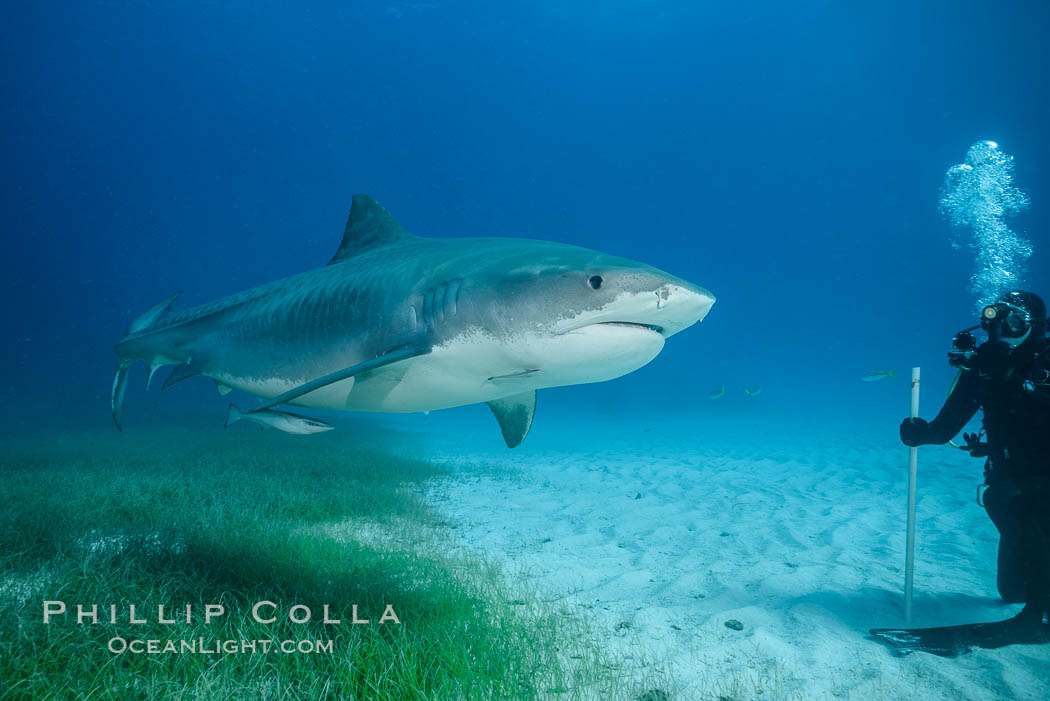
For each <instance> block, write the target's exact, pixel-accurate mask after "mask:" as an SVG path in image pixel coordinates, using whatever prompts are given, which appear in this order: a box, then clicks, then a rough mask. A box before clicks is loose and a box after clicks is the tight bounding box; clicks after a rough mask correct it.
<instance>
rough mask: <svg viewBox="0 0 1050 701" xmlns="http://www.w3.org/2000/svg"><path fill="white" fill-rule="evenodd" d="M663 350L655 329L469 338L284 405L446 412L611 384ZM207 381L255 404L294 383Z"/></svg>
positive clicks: (607, 327)
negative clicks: (519, 396)
mask: <svg viewBox="0 0 1050 701" xmlns="http://www.w3.org/2000/svg"><path fill="white" fill-rule="evenodd" d="M663 345H664V338H663V336H661V335H660V334H659V333H656V332H655V331H650V330H648V329H643V328H640V327H632V326H620V325H612V324H595V325H592V326H586V327H583V328H581V329H576V330H574V331H571V332H569V333H565V334H562V335H559V336H521V337H518V338H515V339H497V338H495V337H493V336H490V335H487V334H483V333H473V334H467V335H464V336H461V337H458V338H456V339H454V340H452V341H450V342H448V343H445V344H443V345H439V346H435V347H434V349H433V351H431V352H430V353H428V354H427V355H424V356H420V357H418V358H412V359H410V360H405V361H402V362H399V363H394V364H392V365H389V366H387V367H384V368H382V369H380V370H378V371H374V372H371V373H366V374H364V375H360V376H358V377H356V378H350V379H347V380H342V381H340V382H336V383H333V384H331V385H328V386H326V387H323V388H321V389H318V390H315V391H313V392H310V393H309V394H305V395H303V396H302V397H299V398H298V399H296V400H295V401H294V402H292V403H293V404H296V405H298V406H305V407H315V408H320V409H335V410H340V411H374V412H389V413H407V412H414V411H431V410H436V409H447V408H450V407H455V406H463V405H465V404H477V403H480V402H488V401H492V400H494V399H500V398H502V397H507V396H510V395H513V394H518V393H520V392H526V391H529V390H537V389H543V388H545V387H559V386H562V385H576V384H586V383H590V382H604V381H606V380H611V379H614V378H617V377H620V376H622V375H626V374H627V373H629V372H632V371H634V370H637V369H638V368H640V367H642V366H643V365H645V364H646V363H648V362H649V361H651V360H652V359H653V358H655V357H656V356H657V355H659V353H660V351H661V350H662V349H663ZM530 371H531V372H530ZM515 375H517V376H515ZM213 377H215V379H217V380H218V381H220V382H222V383H224V384H227V385H229V386H231V387H233V388H235V389H239V390H241V391H243V392H247V393H249V394H254V395H256V396H258V397H263V398H271V397H276V396H277V395H279V394H281V393H283V392H286V391H288V390H290V389H294V388H295V387H296V386H297V384H298V383H297V382H294V381H289V380H286V379H283V378H276V377H275V378H265V379H260V378H242V377H235V376H233V375H230V374H224V373H215V374H213ZM355 380H356V381H355Z"/></svg>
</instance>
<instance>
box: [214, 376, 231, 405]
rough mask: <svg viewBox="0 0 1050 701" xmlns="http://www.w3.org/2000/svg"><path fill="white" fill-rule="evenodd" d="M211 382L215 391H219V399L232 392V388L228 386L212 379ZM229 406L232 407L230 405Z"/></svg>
mask: <svg viewBox="0 0 1050 701" xmlns="http://www.w3.org/2000/svg"><path fill="white" fill-rule="evenodd" d="M212 381H213V382H214V383H215V389H217V390H219V396H220V397H225V396H226V395H227V394H229V393H230V392H232V391H233V387H230V386H229V385H224V384H223V383H221V382H219V381H218V380H216V379H214V378H212ZM230 406H233V405H232V404H231V405H230Z"/></svg>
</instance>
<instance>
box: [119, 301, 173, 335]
mask: <svg viewBox="0 0 1050 701" xmlns="http://www.w3.org/2000/svg"><path fill="white" fill-rule="evenodd" d="M181 294H182V290H179V291H178V292H175V293H173V294H171V295H168V296H167V297H166V298H165V299H163V300H161V301H160V302H158V303H157V304H155V305H153V306H152V307H150V308H149V309H148V310H147V311H146V312H145V313H143V314H140V315H138V316H137V317H136V318H135V320H134V321H132V322H131V326H129V327H128V332H127V334H125V335H127V336H130V335H131V334H133V333H139V332H140V331H145V330H146V329H148V328H150V327H151V326H155V325H156V324H157V322H158V321H160V320H161V318H162V317H163V316H164V315H165V314H167V313H168V312H169V311H171V305H173V304H175V300H176V299H178V298H179V295H181Z"/></svg>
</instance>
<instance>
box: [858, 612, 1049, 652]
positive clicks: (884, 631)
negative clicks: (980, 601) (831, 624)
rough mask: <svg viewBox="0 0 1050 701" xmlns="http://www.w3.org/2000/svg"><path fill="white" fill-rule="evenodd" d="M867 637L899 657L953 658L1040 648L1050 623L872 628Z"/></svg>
mask: <svg viewBox="0 0 1050 701" xmlns="http://www.w3.org/2000/svg"><path fill="white" fill-rule="evenodd" d="M869 632H870V633H871V637H873V638H874V639H875V640H878V641H879V642H880V643H883V644H884V645H886V646H887V647H889V648H890V650H892V651H893V652H894V654H896V655H898V656H900V657H903V656H904V655H907V654H909V653H912V652H928V653H930V654H932V655H940V656H941V657H956V656H958V655H962V654H964V653H967V652H970V651H971V650H975V649H977V648H984V649H987V650H994V649H995V648H1000V647H1006V646H1007V645H1025V644H1027V645H1040V644H1046V643H1048V642H1050V624H1047V623H1044V622H1043V621H1042V620H1039V619H1036V620H1032V619H1030V618H1026V617H1025V616H1024V614H1020V615H1018V616H1015V617H1014V618H1008V619H1007V620H1005V621H995V622H992V623H968V624H964V625H959V626H940V627H937V628H874V629H872V630H871V631H869Z"/></svg>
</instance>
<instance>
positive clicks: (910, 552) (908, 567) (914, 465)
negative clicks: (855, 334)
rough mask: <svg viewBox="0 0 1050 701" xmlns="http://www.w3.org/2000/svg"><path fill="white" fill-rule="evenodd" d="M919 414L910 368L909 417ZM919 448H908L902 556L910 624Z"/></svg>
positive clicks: (914, 375)
mask: <svg viewBox="0 0 1050 701" xmlns="http://www.w3.org/2000/svg"><path fill="white" fill-rule="evenodd" d="M918 415H919V368H912V369H911V417H912V418H913V419H914V418H916V417H918ZM918 464H919V449H918V448H909V449H908V537H907V538H908V542H907V553H906V555H905V556H904V624H905V625H907V626H910V625H911V594H912V580H913V579H914V577H915V475H916V472H917V470H918Z"/></svg>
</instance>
